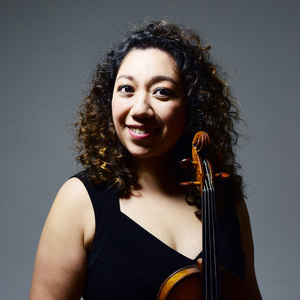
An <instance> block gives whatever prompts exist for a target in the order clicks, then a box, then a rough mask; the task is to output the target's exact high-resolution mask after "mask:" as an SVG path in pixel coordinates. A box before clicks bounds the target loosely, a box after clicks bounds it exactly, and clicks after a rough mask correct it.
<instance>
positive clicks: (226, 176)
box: [215, 172, 230, 179]
mask: <svg viewBox="0 0 300 300" xmlns="http://www.w3.org/2000/svg"><path fill="white" fill-rule="evenodd" d="M215 176H216V178H220V179H226V178H228V177H230V175H229V174H227V173H225V172H220V173H216V174H215Z"/></svg>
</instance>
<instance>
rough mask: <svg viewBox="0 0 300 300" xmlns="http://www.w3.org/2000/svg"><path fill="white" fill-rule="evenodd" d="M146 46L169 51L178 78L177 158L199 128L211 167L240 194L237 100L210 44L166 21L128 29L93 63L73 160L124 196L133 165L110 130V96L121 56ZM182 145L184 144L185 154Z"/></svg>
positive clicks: (130, 183) (133, 178)
mask: <svg viewBox="0 0 300 300" xmlns="http://www.w3.org/2000/svg"><path fill="white" fill-rule="evenodd" d="M147 48H157V49H160V50H162V51H165V52H167V53H168V54H170V55H171V56H172V57H173V58H174V60H175V61H176V63H177V66H178V69H179V71H180V73H181V77H182V80H183V85H184V89H185V95H186V107H187V110H186V111H187V117H186V120H187V121H186V125H185V130H184V133H183V134H182V137H181V138H180V140H179V141H178V142H177V144H176V145H175V149H176V150H177V151H175V152H176V153H180V154H181V157H180V158H181V159H182V158H185V157H186V155H190V153H189V152H190V145H191V141H192V138H193V135H194V134H195V133H196V132H197V131H199V130H203V131H206V132H207V133H208V134H209V136H210V139H211V140H212V145H211V160H212V163H213V166H214V169H215V171H216V172H218V171H223V172H227V173H229V174H230V175H231V178H232V179H233V180H231V182H233V183H234V186H235V187H236V188H235V190H236V191H237V192H238V194H239V195H241V194H242V181H241V177H240V176H238V175H237V168H238V167H239V165H238V164H237V163H236V160H235V154H234V151H233V147H234V146H235V145H236V143H237V139H238V134H237V132H236V130H235V123H236V122H237V121H239V120H240V119H239V114H238V109H237V106H236V102H235V100H234V98H233V97H232V96H231V93H230V90H229V88H228V85H227V83H226V81H225V80H224V79H223V78H222V76H221V74H220V72H218V71H217V67H216V66H215V65H214V64H213V62H212V60H211V58H210V55H209V47H207V46H205V45H204V44H203V42H202V40H201V39H200V37H199V36H198V35H197V34H196V33H195V32H193V31H192V30H188V29H185V28H183V27H180V26H178V25H175V24H171V23H168V22H166V21H150V22H145V23H143V24H141V25H139V26H138V27H136V28H135V29H134V30H132V31H130V32H128V33H127V34H126V35H125V37H124V39H123V40H122V41H121V43H120V44H119V45H118V46H117V47H115V48H113V49H112V50H110V51H109V52H108V53H107V55H106V58H105V59H104V60H103V61H102V62H101V63H100V64H99V65H98V68H97V70H96V74H95V76H94V79H93V81H92V84H91V89H90V92H89V94H88V95H87V97H86V98H85V99H84V101H83V102H82V104H81V106H80V109H79V117H80V120H79V122H78V123H77V124H76V128H77V133H78V139H77V145H78V150H79V156H78V157H77V160H78V161H80V162H81V163H82V165H83V166H84V167H85V168H87V169H88V170H89V174H90V177H91V178H92V180H93V181H94V182H95V183H96V184H99V183H100V182H106V183H108V184H110V185H116V187H117V189H118V191H119V194H120V195H126V194H128V193H129V192H130V190H131V188H132V187H133V186H134V185H135V184H136V182H137V177H136V169H135V166H134V164H133V162H132V160H131V156H130V154H129V153H128V152H127V151H126V150H125V149H124V147H123V146H122V145H121V143H120V141H119V139H118V137H117V135H116V132H115V129H114V125H113V122H112V113H111V100H112V95H113V88H114V83H115V78H116V75H117V72H118V69H119V67H120V65H121V63H122V61H123V59H124V57H125V56H126V55H127V54H128V53H129V52H130V51H131V50H133V49H147ZM185 145H188V146H189V150H188V151H189V152H188V153H187V152H186V151H187V149H186V147H185ZM177 156H178V155H177ZM178 158H179V156H178Z"/></svg>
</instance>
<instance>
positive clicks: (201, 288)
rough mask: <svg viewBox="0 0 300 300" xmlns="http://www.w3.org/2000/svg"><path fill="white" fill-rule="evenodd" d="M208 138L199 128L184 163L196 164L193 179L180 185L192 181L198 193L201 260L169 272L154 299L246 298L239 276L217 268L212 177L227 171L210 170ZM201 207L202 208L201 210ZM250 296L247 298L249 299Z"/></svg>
mask: <svg viewBox="0 0 300 300" xmlns="http://www.w3.org/2000/svg"><path fill="white" fill-rule="evenodd" d="M209 145H210V139H209V136H208V134H207V133H206V132H203V131H199V132H197V133H196V134H195V136H194V139H193V142H192V161H190V160H188V159H185V160H184V161H183V163H184V164H188V163H190V164H192V165H193V166H194V168H195V175H196V176H195V181H189V182H182V183H181V185H183V186H188V185H194V186H196V187H197V189H198V191H199V194H200V199H199V200H200V201H198V203H197V204H196V205H197V207H198V209H199V211H198V212H196V215H198V216H199V217H201V220H202V239H203V243H202V244H203V250H202V257H203V258H202V262H200V261H198V262H197V264H195V265H191V266H187V267H185V268H182V269H180V270H178V271H176V272H175V273H173V274H172V275H170V276H169V277H168V278H167V279H166V280H165V281H164V283H163V284H162V286H161V287H160V290H159V292H158V295H157V300H199V299H202V300H227V299H228V300H229V299H231V300H234V299H236V300H241V299H243V300H248V299H249V296H248V292H247V289H246V287H245V286H244V284H243V282H242V280H241V279H239V278H238V277H237V276H236V275H234V274H233V273H231V272H229V271H227V270H225V269H220V268H219V263H218V258H217V245H216V203H215V201H216V197H215V189H214V179H215V177H221V178H226V177H228V176H229V175H228V174H226V173H218V174H213V169H212V165H211V163H210V161H209V160H208V151H209ZM200 207H201V212H200ZM249 300H250V299H249Z"/></svg>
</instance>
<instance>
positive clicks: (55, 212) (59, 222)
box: [46, 177, 95, 248]
mask: <svg viewBox="0 0 300 300" xmlns="http://www.w3.org/2000/svg"><path fill="white" fill-rule="evenodd" d="M46 223H49V224H51V225H52V226H54V227H57V228H65V229H66V230H67V232H69V233H73V234H74V233H76V235H80V237H81V239H82V240H83V244H84V245H85V247H86V248H89V246H90V244H91V243H92V239H93V235H94V230H95V221H94V212H93V206H92V203H91V199H90V196H89V193H88V191H87V189H86V187H85V185H84V183H83V182H82V181H81V180H80V179H78V178H76V177H72V178H70V179H68V180H67V181H66V182H65V183H64V184H63V185H62V186H61V188H60V189H59V191H58V193H57V196H56V198H55V199H54V202H53V204H52V207H51V210H50V212H49V215H48V218H47V221H46ZM61 231H62V230H61ZM67 232H66V233H67Z"/></svg>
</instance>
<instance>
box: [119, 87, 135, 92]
mask: <svg viewBox="0 0 300 300" xmlns="http://www.w3.org/2000/svg"><path fill="white" fill-rule="evenodd" d="M118 92H121V93H123V94H133V93H134V90H133V87H132V86H130V85H121V86H119V87H118Z"/></svg>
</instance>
